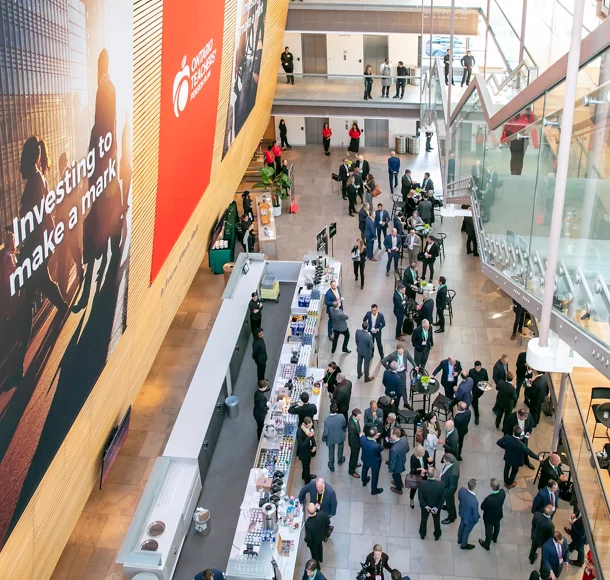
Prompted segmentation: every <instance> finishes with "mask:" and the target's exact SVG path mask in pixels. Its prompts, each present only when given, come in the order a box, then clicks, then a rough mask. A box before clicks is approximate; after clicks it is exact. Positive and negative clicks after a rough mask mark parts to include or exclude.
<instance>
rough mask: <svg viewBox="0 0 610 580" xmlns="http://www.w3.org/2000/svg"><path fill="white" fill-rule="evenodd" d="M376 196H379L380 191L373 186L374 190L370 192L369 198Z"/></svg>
mask: <svg viewBox="0 0 610 580" xmlns="http://www.w3.org/2000/svg"><path fill="white" fill-rule="evenodd" d="M378 195H381V189H379V186H378V185H375V189H373V191H371V197H377V196H378Z"/></svg>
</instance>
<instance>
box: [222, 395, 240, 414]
mask: <svg viewBox="0 0 610 580" xmlns="http://www.w3.org/2000/svg"><path fill="white" fill-rule="evenodd" d="M225 406H226V407H227V417H229V419H237V417H239V397H235V396H231V397H227V398H226V399H225Z"/></svg>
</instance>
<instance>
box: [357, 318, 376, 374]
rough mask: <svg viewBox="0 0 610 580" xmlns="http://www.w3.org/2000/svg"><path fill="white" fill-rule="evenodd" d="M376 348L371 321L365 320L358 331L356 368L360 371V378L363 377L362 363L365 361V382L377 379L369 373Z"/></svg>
mask: <svg viewBox="0 0 610 580" xmlns="http://www.w3.org/2000/svg"><path fill="white" fill-rule="evenodd" d="M374 348H375V347H374V343H373V335H372V334H371V333H370V332H369V323H368V322H363V323H362V328H359V329H358V330H357V331H356V352H357V353H358V362H357V364H356V370H357V372H358V378H359V379H360V378H362V363H364V382H365V383H370V382H371V381H373V380H375V377H372V376H370V375H369V370H370V368H371V359H372V358H373V352H374Z"/></svg>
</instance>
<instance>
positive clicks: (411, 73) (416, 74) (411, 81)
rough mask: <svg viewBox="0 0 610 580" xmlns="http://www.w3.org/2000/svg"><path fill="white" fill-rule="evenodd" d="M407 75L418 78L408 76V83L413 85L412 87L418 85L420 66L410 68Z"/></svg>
mask: <svg viewBox="0 0 610 580" xmlns="http://www.w3.org/2000/svg"><path fill="white" fill-rule="evenodd" d="M409 76H410V77H418V78H410V79H409V84H410V85H413V86H414V87H419V84H420V81H421V69H420V68H410V69H409Z"/></svg>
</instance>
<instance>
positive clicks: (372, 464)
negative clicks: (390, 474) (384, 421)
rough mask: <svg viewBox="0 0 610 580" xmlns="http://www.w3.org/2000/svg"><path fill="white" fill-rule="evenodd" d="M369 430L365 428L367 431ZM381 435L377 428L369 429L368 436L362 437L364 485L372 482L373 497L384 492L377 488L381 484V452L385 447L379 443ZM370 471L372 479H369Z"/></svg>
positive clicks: (361, 450)
mask: <svg viewBox="0 0 610 580" xmlns="http://www.w3.org/2000/svg"><path fill="white" fill-rule="evenodd" d="M366 429H367V428H365V431H366ZM377 439H379V433H378V432H377V429H376V428H375V427H369V428H368V434H367V435H363V436H362V437H360V452H361V455H360V459H361V460H362V485H363V487H366V484H367V483H368V482H369V480H370V481H371V495H378V494H380V493H382V492H383V488H382V487H377V483H378V482H379V470H380V469H381V452H382V451H383V445H382V444H381V443H377ZM369 469H370V470H371V477H369V476H368V475H369Z"/></svg>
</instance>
